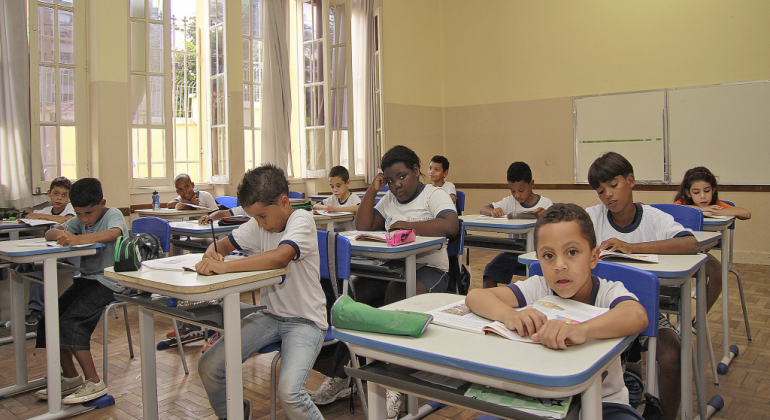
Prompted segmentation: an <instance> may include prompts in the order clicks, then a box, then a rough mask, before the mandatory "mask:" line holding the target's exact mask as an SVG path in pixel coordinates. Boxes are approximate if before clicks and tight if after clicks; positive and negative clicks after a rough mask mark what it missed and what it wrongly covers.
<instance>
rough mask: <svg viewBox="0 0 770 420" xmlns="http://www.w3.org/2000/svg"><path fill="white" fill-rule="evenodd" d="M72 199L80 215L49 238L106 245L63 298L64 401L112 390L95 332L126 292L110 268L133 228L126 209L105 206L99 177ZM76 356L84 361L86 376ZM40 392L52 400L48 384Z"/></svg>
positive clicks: (86, 260) (41, 334)
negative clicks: (97, 358) (99, 364)
mask: <svg viewBox="0 0 770 420" xmlns="http://www.w3.org/2000/svg"><path fill="white" fill-rule="evenodd" d="M70 199H71V200H72V207H73V208H74V209H75V214H76V215H77V217H74V218H72V219H69V220H68V221H66V222H64V223H63V224H61V225H59V226H57V227H56V228H54V229H50V230H48V231H47V232H46V233H45V239H46V240H49V241H56V243H58V244H60V245H64V246H71V245H79V244H92V243H104V244H105V246H104V248H101V249H100V250H99V253H97V254H96V255H89V256H84V257H81V259H80V274H81V276H80V277H75V278H74V279H73V283H72V286H70V287H69V288H68V289H67V290H65V291H64V293H62V295H61V296H60V297H59V333H60V338H59V340H60V347H61V348H60V349H59V356H60V360H61V368H62V378H61V381H62V384H61V390H62V396H63V397H64V399H63V400H62V403H64V404H80V403H84V402H87V401H91V400H94V399H96V398H99V397H101V396H103V395H105V394H107V386H106V385H105V383H104V382H103V381H102V380H101V379H99V375H98V374H97V373H96V367H95V366H94V359H93V357H92V356H91V334H93V332H94V329H95V328H96V324H97V323H98V322H99V319H100V318H101V317H102V313H103V312H104V308H105V307H106V306H107V305H108V304H109V303H110V302H112V301H113V300H115V297H114V296H113V293H114V292H118V293H120V292H122V291H123V287H122V286H119V285H118V283H117V281H115V280H114V279H111V278H109V277H106V276H105V275H104V269H105V268H106V267H111V266H112V265H113V262H114V254H115V241H116V240H117V239H118V237H120V236H128V228H127V227H126V223H125V221H124V220H123V213H121V212H120V210H118V209H116V208H108V207H106V206H105V204H106V202H105V200H104V196H103V194H102V184H101V183H100V182H99V180H98V179H96V178H83V179H81V180H79V181H77V182H75V183H74V184H72V189H71V190H70ZM36 347H38V348H44V347H45V323H44V322H41V323H40V324H38V332H37V343H36ZM49 350H51V351H55V350H54V349H49ZM73 357H74V359H75V360H76V361H77V363H78V365H80V369H81V370H82V372H83V376H82V377H81V376H80V375H79V374H78V371H77V368H76V367H75V362H74V361H73ZM37 396H38V397H39V398H41V399H47V398H48V392H47V390H46V389H42V390H40V391H38V392H37Z"/></svg>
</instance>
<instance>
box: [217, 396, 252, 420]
mask: <svg viewBox="0 0 770 420" xmlns="http://www.w3.org/2000/svg"><path fill="white" fill-rule="evenodd" d="M251 411H252V405H251V400H250V399H248V398H244V399H243V420H251ZM219 420H227V417H220V418H219Z"/></svg>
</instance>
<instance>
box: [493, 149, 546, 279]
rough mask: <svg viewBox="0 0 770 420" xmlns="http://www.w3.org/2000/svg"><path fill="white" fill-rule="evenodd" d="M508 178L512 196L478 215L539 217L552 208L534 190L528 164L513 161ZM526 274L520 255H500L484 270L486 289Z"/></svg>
mask: <svg viewBox="0 0 770 420" xmlns="http://www.w3.org/2000/svg"><path fill="white" fill-rule="evenodd" d="M506 178H507V180H508V188H509V189H510V190H511V195H509V196H507V197H505V198H503V199H502V200H500V201H497V202H495V203H492V204H489V205H487V206H483V207H481V209H480V210H479V213H481V214H483V215H486V216H493V217H503V216H505V215H508V214H513V216H514V217H518V216H524V217H528V216H529V215H530V214H531V215H534V216H535V217H537V216H540V214H542V213H543V211H544V210H545V209H547V208H548V207H551V205H553V202H552V201H551V200H550V199H548V198H546V197H543V196H540V195H538V194H535V193H534V192H533V191H532V188H533V187H534V186H535V181H534V180H533V179H532V169H530V168H529V165H527V164H526V163H524V162H513V163H512V164H511V165H510V166H509V167H508V172H507V174H506ZM510 236H511V237H517V236H523V235H516V234H512V235H510ZM522 251H523V249H522ZM524 273H526V267H524V264H522V263H520V262H519V256H518V254H512V253H509V252H501V253H499V254H497V256H496V257H495V258H493V259H492V261H490V262H489V264H487V266H486V267H484V287H485V288H486V287H497V284H498V283H503V284H510V283H511V280H512V279H513V276H514V274H518V275H524Z"/></svg>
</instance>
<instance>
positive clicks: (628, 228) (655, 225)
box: [586, 152, 700, 419]
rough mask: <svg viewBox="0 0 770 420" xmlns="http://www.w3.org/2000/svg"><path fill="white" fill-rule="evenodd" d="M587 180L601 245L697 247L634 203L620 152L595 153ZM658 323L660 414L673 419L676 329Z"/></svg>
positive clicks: (684, 232) (667, 218) (669, 222)
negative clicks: (593, 195)
mask: <svg viewBox="0 0 770 420" xmlns="http://www.w3.org/2000/svg"><path fill="white" fill-rule="evenodd" d="M588 183H589V184H591V188H593V189H594V190H596V193H597V194H598V195H599V199H600V200H601V202H602V204H599V205H596V206H593V207H589V208H587V209H586V211H587V212H588V214H589V215H590V216H591V220H592V221H593V223H594V229H595V230H596V239H597V240H598V241H600V243H601V244H600V245H599V248H600V249H607V250H610V251H620V252H624V253H627V254H635V253H636V254H695V253H697V252H699V251H700V246H699V245H698V241H697V240H696V239H695V236H693V234H692V232H691V231H689V230H688V229H685V228H684V227H682V225H680V224H679V223H677V222H675V221H674V218H673V217H672V216H671V215H669V214H667V213H664V212H663V211H660V210H658V209H656V208H654V207H650V206H647V205H642V204H638V203H634V197H633V188H634V183H635V178H634V168H633V166H631V163H630V162H629V161H628V160H626V158H624V157H623V156H621V155H620V154H618V153H615V152H608V153H605V154H604V155H602V156H600V157H599V158H597V159H596V160H595V161H594V162H593V163H592V164H591V167H590V168H589V169H588ZM658 323H659V329H658V347H657V354H656V358H657V361H658V365H659V366H660V376H659V380H660V404H661V409H662V410H663V418H664V419H674V418H676V413H677V410H678V407H679V402H680V398H681V388H680V375H681V371H680V358H679V357H680V356H679V353H680V341H679V335H678V332H677V331H676V329H675V328H674V327H673V326H672V325H671V323H669V322H668V319H666V317H665V316H663V315H659V320H658ZM637 343H638V345H643V344H645V343H641V342H637ZM638 345H637V346H638ZM637 348H638V347H637ZM632 353H636V352H632ZM632 362H635V360H634V361H632Z"/></svg>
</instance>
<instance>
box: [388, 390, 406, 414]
mask: <svg viewBox="0 0 770 420" xmlns="http://www.w3.org/2000/svg"><path fill="white" fill-rule="evenodd" d="M386 397H387V398H386V400H387V401H388V404H387V406H388V420H396V419H398V415H399V414H401V410H403V409H404V394H402V393H400V392H396V391H391V390H389V389H388V390H387V393H386Z"/></svg>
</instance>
